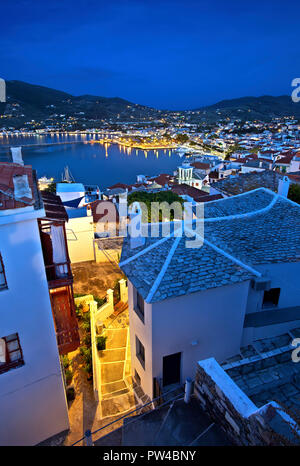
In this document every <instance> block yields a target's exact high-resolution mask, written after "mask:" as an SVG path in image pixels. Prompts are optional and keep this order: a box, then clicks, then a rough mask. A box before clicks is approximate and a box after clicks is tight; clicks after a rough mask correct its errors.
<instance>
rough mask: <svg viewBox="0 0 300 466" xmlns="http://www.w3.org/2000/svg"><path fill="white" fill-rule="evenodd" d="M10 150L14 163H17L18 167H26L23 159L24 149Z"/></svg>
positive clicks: (12, 148)
mask: <svg viewBox="0 0 300 466" xmlns="http://www.w3.org/2000/svg"><path fill="white" fill-rule="evenodd" d="M10 150H11V155H12V159H13V163H17V164H18V165H24V162H23V157H22V147H11V148H10Z"/></svg>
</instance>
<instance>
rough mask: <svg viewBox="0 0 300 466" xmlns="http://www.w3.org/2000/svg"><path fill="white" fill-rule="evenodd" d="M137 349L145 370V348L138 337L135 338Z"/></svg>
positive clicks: (137, 355) (137, 354)
mask: <svg viewBox="0 0 300 466" xmlns="http://www.w3.org/2000/svg"><path fill="white" fill-rule="evenodd" d="M135 348H136V357H137V358H138V360H139V361H140V363H141V364H142V366H143V368H144V369H145V348H144V345H142V343H141V342H140V340H139V339H138V337H137V336H136V337H135Z"/></svg>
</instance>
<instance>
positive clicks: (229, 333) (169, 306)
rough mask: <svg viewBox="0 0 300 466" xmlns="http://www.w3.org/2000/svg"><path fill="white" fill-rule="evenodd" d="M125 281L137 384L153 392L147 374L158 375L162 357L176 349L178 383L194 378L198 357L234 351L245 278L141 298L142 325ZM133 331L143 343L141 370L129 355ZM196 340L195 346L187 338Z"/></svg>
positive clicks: (218, 356) (220, 356) (237, 343)
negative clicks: (175, 294) (198, 289)
mask: <svg viewBox="0 0 300 466" xmlns="http://www.w3.org/2000/svg"><path fill="white" fill-rule="evenodd" d="M132 289H133V287H132V285H131V284H130V285H129V310H130V311H129V319H130V338H131V348H132V367H133V371H134V368H136V369H137V371H138V373H139V375H140V377H141V381H142V387H143V389H144V391H145V393H147V394H148V395H149V396H150V397H152V395H153V387H152V385H153V377H158V378H162V376H163V357H164V356H168V355H171V354H174V353H178V352H181V353H182V355H181V382H182V383H183V382H184V381H185V379H186V377H192V378H193V377H194V375H195V373H196V363H197V361H198V360H201V359H205V358H208V357H212V356H213V357H215V358H216V360H217V361H222V360H224V359H226V358H227V357H229V356H232V355H234V354H236V353H237V352H238V351H239V348H240V344H241V338H242V333H243V323H244V316H245V312H246V304H247V296H248V289H249V281H247V282H243V283H238V284H233V285H229V286H225V287H220V288H214V289H211V290H206V291H203V292H198V293H191V294H190V295H186V296H180V297H176V298H172V299H167V300H164V301H161V302H158V303H153V304H152V305H149V304H147V303H145V324H143V323H142V322H141V320H140V319H139V317H138V316H137V315H136V313H135V312H134V311H133V310H132V309H133V296H132ZM135 335H137V336H138V337H139V339H140V340H141V342H142V343H143V345H144V346H145V359H146V367H145V370H143V368H142V366H141V364H140V362H139V360H138V359H137V358H136V356H135V352H136V351H135ZM195 341H197V342H198V343H197V344H196V345H192V342H195Z"/></svg>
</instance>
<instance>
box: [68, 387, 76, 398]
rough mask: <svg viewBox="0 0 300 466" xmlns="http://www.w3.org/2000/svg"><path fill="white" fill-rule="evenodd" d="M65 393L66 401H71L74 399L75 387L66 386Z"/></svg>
mask: <svg viewBox="0 0 300 466" xmlns="http://www.w3.org/2000/svg"><path fill="white" fill-rule="evenodd" d="M66 395H67V400H68V401H73V400H74V399H75V388H74V387H68V388H67V390H66Z"/></svg>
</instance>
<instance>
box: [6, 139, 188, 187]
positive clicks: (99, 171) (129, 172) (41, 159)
mask: <svg viewBox="0 0 300 466" xmlns="http://www.w3.org/2000/svg"><path fill="white" fill-rule="evenodd" d="M89 139H96V137H93V136H83V135H78V136H71V135H53V136H48V135H47V136H9V137H1V138H0V160H4V159H5V157H6V155H9V146H20V145H21V146H23V147H22V152H23V159H24V162H25V164H30V165H32V166H33V168H35V169H36V170H37V173H38V177H41V176H47V177H54V178H55V179H56V180H57V181H60V180H61V175H62V172H63V170H64V167H65V166H66V165H68V167H69V169H70V171H71V173H72V175H73V176H74V178H75V181H77V182H82V183H85V184H97V185H99V187H100V189H104V188H106V187H108V186H111V185H112V184H114V183H117V182H123V183H129V184H130V183H134V182H135V181H136V176H137V175H140V174H143V175H150V176H153V175H159V174H160V173H169V174H172V173H173V171H174V170H175V169H176V168H177V167H178V166H179V165H180V163H181V159H180V157H179V156H178V155H177V154H175V153H174V151H171V150H168V149H167V150H157V151H152V150H151V151H147V152H144V151H143V150H138V149H129V148H126V147H121V146H118V145H116V144H111V145H107V146H106V147H105V146H104V145H102V144H84V143H83V141H86V140H89ZM57 142H63V144H59V145H58V144H55V143H57ZM50 143H51V144H53V145H47V144H50ZM37 144H38V145H37ZM42 144H45V145H42ZM26 146H27V147H26Z"/></svg>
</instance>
